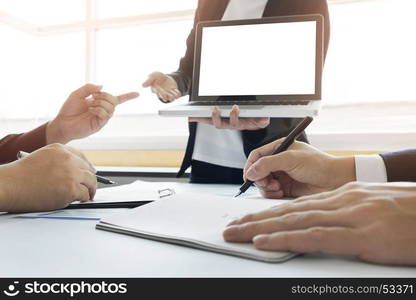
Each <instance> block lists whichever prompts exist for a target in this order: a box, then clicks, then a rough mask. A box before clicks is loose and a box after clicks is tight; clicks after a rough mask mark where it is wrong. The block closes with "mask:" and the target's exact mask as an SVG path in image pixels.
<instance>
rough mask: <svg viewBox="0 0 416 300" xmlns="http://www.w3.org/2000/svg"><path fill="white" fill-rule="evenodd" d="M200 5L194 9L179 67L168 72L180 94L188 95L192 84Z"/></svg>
mask: <svg viewBox="0 0 416 300" xmlns="http://www.w3.org/2000/svg"><path fill="white" fill-rule="evenodd" d="M200 9H201V8H200V5H198V8H197V9H196V11H195V19H194V26H193V28H192V30H191V33H190V34H189V36H188V38H187V39H186V53H185V56H184V57H182V58H181V60H180V62H179V68H178V70H177V71H176V72H173V73H171V74H168V75H170V76H172V77H173V78H174V79H175V81H176V82H177V84H178V89H179V91H180V92H181V94H182V96H185V95H188V94H189V92H190V90H191V85H192V73H193V70H194V49H195V30H196V25H197V24H198V22H199V21H200V19H201V18H200Z"/></svg>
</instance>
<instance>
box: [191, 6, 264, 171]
mask: <svg viewBox="0 0 416 300" xmlns="http://www.w3.org/2000/svg"><path fill="white" fill-rule="evenodd" d="M266 5H267V0H230V2H229V3H228V6H227V9H226V10H225V12H224V15H223V17H222V20H223V21H225V20H239V19H256V18H261V17H262V16H263V12H264V9H265V8H266ZM192 159H194V160H199V161H203V162H207V163H210V164H214V165H219V166H223V167H229V168H237V169H243V168H244V165H245V163H246V160H247V157H246V155H245V153H244V145H243V137H242V134H241V131H240V130H230V129H217V128H215V127H214V126H212V125H208V124H203V123H199V124H198V127H197V130H196V136H195V146H194V152H193V154H192Z"/></svg>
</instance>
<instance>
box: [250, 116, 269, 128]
mask: <svg viewBox="0 0 416 300" xmlns="http://www.w3.org/2000/svg"><path fill="white" fill-rule="evenodd" d="M254 123H255V126H256V127H257V128H266V127H267V126H269V124H270V118H255V119H254Z"/></svg>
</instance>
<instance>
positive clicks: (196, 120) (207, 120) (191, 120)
mask: <svg viewBox="0 0 416 300" xmlns="http://www.w3.org/2000/svg"><path fill="white" fill-rule="evenodd" d="M188 122H198V123H204V124H209V125H213V123H212V119H211V118H193V117H191V118H188Z"/></svg>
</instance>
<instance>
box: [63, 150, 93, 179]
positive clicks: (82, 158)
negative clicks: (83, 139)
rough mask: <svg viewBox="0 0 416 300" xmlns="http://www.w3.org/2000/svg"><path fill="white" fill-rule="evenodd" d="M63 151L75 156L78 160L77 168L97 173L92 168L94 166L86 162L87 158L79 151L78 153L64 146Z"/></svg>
mask: <svg viewBox="0 0 416 300" xmlns="http://www.w3.org/2000/svg"><path fill="white" fill-rule="evenodd" d="M65 149H66V150H67V151H69V152H71V153H72V154H74V155H75V157H77V158H79V159H80V162H79V167H80V168H82V169H85V170H89V171H90V172H92V173H94V174H95V173H97V170H96V169H95V168H94V166H93V165H92V164H91V162H90V161H89V160H88V158H87V157H86V156H85V155H84V153H82V152H81V151H78V150H76V149H74V148H72V147H69V146H65Z"/></svg>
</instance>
